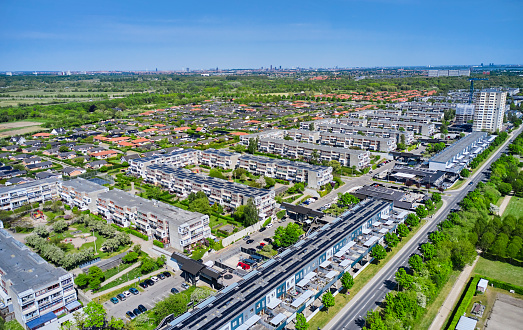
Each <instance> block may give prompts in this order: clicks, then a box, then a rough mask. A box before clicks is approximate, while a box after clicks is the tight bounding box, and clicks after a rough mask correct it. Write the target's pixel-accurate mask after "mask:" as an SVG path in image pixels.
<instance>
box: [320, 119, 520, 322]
mask: <svg viewBox="0 0 523 330" xmlns="http://www.w3.org/2000/svg"><path fill="white" fill-rule="evenodd" d="M520 131H521V129H519V130H518V131H516V133H515V134H514V135H513V136H514V137H515V136H517V134H518V133H519V132H520ZM514 137H513V138H511V139H510V142H511V141H512V140H513V139H514ZM510 142H509V143H510ZM509 143H507V144H506V145H505V146H504V147H503V148H501V149H499V150H498V151H497V152H496V154H494V156H493V157H491V158H490V160H489V161H488V162H486V164H485V165H484V167H483V170H482V171H481V172H477V173H476V174H475V175H474V176H473V177H472V178H471V180H470V182H472V183H473V184H472V185H470V184H467V185H466V186H463V187H462V188H460V189H459V190H456V193H453V194H452V195H451V196H450V197H447V198H446V200H445V204H444V206H443V208H442V209H441V210H440V211H438V216H437V217H436V218H434V219H429V221H430V222H429V224H428V225H426V226H425V227H424V228H422V229H421V230H420V231H419V232H418V233H417V234H416V236H415V237H414V238H412V239H411V241H409V242H408V243H407V245H406V246H405V247H404V248H403V249H402V250H401V251H399V252H398V254H397V255H396V256H395V257H394V258H393V259H392V260H391V261H389V263H388V264H387V265H386V266H385V267H384V268H383V269H382V270H381V271H380V272H379V273H378V275H377V276H375V277H374V278H373V279H372V280H371V282H369V283H368V284H367V285H366V286H365V287H364V288H363V290H362V291H360V292H359V293H358V294H357V296H356V297H355V298H354V299H353V300H352V301H351V302H350V303H349V305H347V307H346V308H344V309H343V310H342V311H341V312H340V313H339V314H338V315H336V317H334V318H333V319H332V321H331V322H330V323H329V324H328V325H327V326H326V327H325V328H324V329H336V330H338V329H346V330H356V329H361V328H362V327H363V326H364V325H365V321H364V317H365V315H366V314H367V312H368V311H371V310H374V309H375V308H376V307H377V306H378V305H380V304H381V302H382V301H383V300H384V299H385V296H386V295H387V293H388V292H390V291H391V290H394V289H395V288H396V286H397V283H396V282H395V279H394V274H395V273H396V271H397V270H398V268H400V267H403V266H408V259H409V257H410V256H411V255H412V254H414V253H416V252H417V251H418V247H419V246H420V245H421V244H422V243H425V242H427V234H428V233H429V232H432V231H434V230H436V228H437V224H438V223H439V222H441V221H443V220H444V219H446V218H447V216H448V214H449V212H450V210H452V209H453V208H456V207H457V206H458V203H459V202H460V201H461V200H462V199H463V198H464V197H465V196H466V195H467V193H468V192H469V191H471V190H473V189H474V188H475V187H476V185H477V184H478V182H480V181H484V180H486V179H487V172H488V171H489V168H490V165H491V164H492V162H494V161H495V160H497V159H498V158H499V157H500V155H501V154H502V153H503V152H507V151H508V148H507V146H508V144H509Z"/></svg>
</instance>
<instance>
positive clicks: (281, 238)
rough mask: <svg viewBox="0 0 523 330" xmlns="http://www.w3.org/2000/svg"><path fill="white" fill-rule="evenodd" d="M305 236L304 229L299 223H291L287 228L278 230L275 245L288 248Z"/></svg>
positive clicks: (274, 240)
mask: <svg viewBox="0 0 523 330" xmlns="http://www.w3.org/2000/svg"><path fill="white" fill-rule="evenodd" d="M302 234H303V229H302V228H301V227H300V225H298V224H297V223H294V222H291V223H289V224H288V225H287V226H286V227H281V226H280V227H278V228H276V232H275V233H274V237H273V244H274V245H275V246H277V247H288V246H291V245H292V244H294V243H296V242H297V241H298V240H299V239H300V236H301V235H302Z"/></svg>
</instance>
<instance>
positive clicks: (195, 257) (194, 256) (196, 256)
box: [191, 248, 209, 260]
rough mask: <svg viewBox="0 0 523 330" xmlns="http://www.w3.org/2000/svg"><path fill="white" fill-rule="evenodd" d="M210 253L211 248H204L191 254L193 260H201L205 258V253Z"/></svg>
mask: <svg viewBox="0 0 523 330" xmlns="http://www.w3.org/2000/svg"><path fill="white" fill-rule="evenodd" d="M207 251H209V248H203V249H196V250H194V251H193V252H192V254H191V259H193V260H199V259H201V258H202V257H203V255H204V254H205V252H207Z"/></svg>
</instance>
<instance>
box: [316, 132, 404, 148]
mask: <svg viewBox="0 0 523 330" xmlns="http://www.w3.org/2000/svg"><path fill="white" fill-rule="evenodd" d="M320 142H321V144H324V145H330V146H334V147H340V148H350V147H357V148H360V149H363V150H373V151H384V152H390V151H394V150H396V138H395V137H387V138H384V137H379V136H372V135H359V134H343V133H328V132H322V133H321V139H320Z"/></svg>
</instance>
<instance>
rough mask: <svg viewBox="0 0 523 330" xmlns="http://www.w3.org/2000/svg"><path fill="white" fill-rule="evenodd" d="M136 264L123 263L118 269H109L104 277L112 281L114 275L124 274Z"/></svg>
mask: <svg viewBox="0 0 523 330" xmlns="http://www.w3.org/2000/svg"><path fill="white" fill-rule="evenodd" d="M134 264H135V263H127V264H126V263H122V264H120V266H118V267H114V268H111V269H108V270H106V271H105V272H104V275H105V279H106V280H107V279H110V278H111V277H113V276H114V275H116V274H118V273H120V272H123V271H124V270H126V269H127V268H129V267H131V266H132V265H134Z"/></svg>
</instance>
